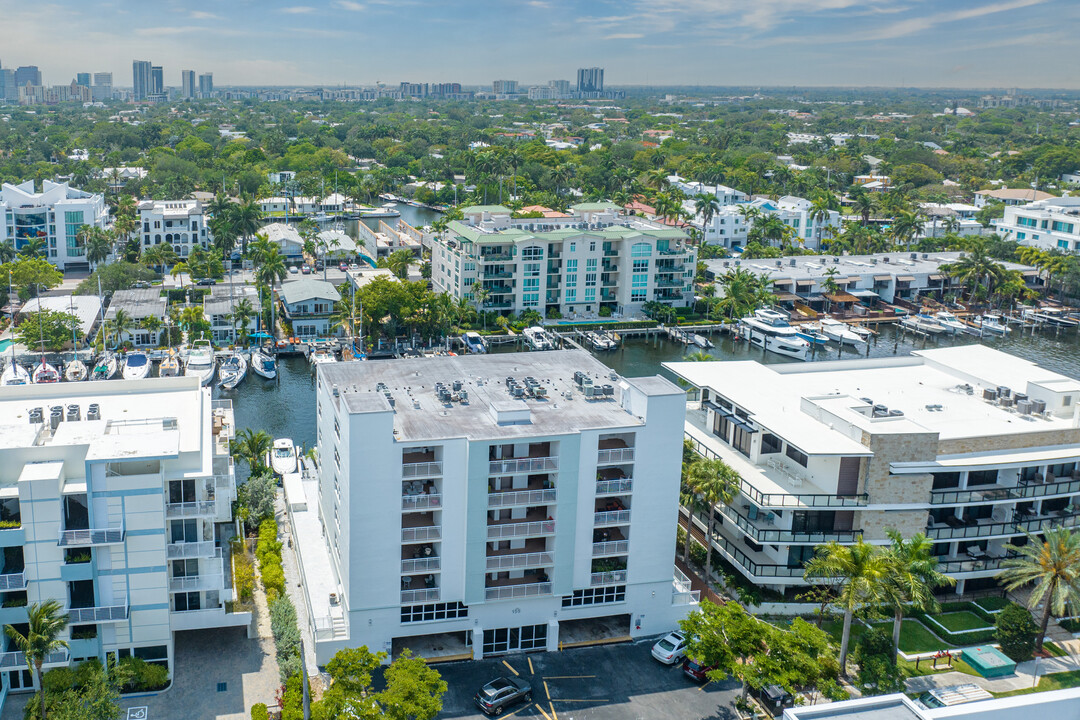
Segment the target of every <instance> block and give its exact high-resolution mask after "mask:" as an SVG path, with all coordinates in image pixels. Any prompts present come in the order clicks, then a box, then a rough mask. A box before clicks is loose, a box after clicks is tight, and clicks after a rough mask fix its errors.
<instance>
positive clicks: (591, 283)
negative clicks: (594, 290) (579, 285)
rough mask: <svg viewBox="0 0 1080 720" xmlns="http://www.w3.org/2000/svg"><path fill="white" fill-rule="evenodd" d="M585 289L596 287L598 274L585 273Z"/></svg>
mask: <svg viewBox="0 0 1080 720" xmlns="http://www.w3.org/2000/svg"><path fill="white" fill-rule="evenodd" d="M585 287H596V273H594V272H588V273H585Z"/></svg>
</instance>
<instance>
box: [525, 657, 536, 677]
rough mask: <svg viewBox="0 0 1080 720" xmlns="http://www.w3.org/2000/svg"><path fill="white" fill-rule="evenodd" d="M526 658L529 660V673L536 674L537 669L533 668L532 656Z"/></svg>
mask: <svg viewBox="0 0 1080 720" xmlns="http://www.w3.org/2000/svg"><path fill="white" fill-rule="evenodd" d="M525 659H526V660H528V661H529V674H530V675H535V674H536V671H535V670H533V666H532V658H525Z"/></svg>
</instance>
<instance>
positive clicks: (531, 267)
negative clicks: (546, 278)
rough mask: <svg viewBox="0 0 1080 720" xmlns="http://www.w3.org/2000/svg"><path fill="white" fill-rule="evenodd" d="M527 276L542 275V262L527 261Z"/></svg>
mask: <svg viewBox="0 0 1080 720" xmlns="http://www.w3.org/2000/svg"><path fill="white" fill-rule="evenodd" d="M525 277H540V263H525Z"/></svg>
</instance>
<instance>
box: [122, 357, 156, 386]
mask: <svg viewBox="0 0 1080 720" xmlns="http://www.w3.org/2000/svg"><path fill="white" fill-rule="evenodd" d="M149 376H150V358H149V357H147V355H146V353H142V352H132V353H128V354H127V357H125V358H124V379H125V380H142V379H143V378H144V377H149Z"/></svg>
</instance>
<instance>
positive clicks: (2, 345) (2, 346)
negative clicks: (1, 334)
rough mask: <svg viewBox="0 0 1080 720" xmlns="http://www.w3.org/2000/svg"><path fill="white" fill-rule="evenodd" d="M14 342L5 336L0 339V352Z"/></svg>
mask: <svg viewBox="0 0 1080 720" xmlns="http://www.w3.org/2000/svg"><path fill="white" fill-rule="evenodd" d="M14 344H15V341H14V340H9V339H7V338H5V339H3V340H0V353H2V352H4V351H5V350H7V349H8V348H9V347H11V346H12V345H14Z"/></svg>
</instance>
